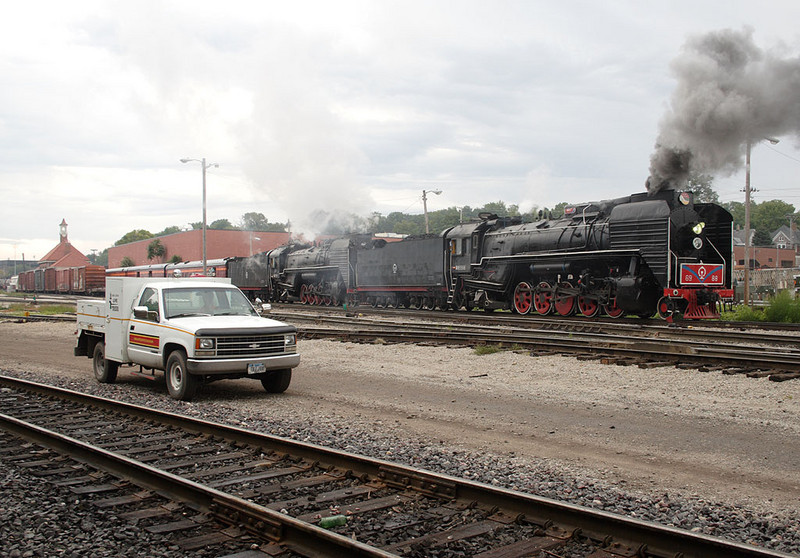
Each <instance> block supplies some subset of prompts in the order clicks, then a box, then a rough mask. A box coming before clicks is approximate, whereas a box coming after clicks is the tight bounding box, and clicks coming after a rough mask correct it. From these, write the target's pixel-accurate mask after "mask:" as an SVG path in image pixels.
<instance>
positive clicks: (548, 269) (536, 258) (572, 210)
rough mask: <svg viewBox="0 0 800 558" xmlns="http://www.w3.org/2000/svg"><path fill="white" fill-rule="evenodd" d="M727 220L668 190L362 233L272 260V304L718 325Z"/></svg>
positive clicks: (725, 284) (728, 242) (727, 279)
mask: <svg viewBox="0 0 800 558" xmlns="http://www.w3.org/2000/svg"><path fill="white" fill-rule="evenodd" d="M732 222H733V220H732V217H731V215H730V214H729V213H728V212H727V211H725V210H724V209H723V208H722V207H720V206H718V205H716V204H709V203H694V200H693V195H692V193H691V192H676V191H674V190H666V191H662V192H658V193H656V194H647V193H640V194H633V195H631V196H627V197H623V198H619V199H615V200H607V201H602V202H595V203H587V204H582V205H576V206H572V207H567V208H566V210H565V216H564V217H563V218H560V219H543V220H539V221H537V222H534V223H524V224H523V223H521V222H520V221H519V219H518V218H500V217H497V216H496V215H489V214H485V215H482V216H481V220H480V221H479V222H471V223H464V224H461V225H458V226H455V227H453V228H451V229H448V230H446V231H444V232H443V233H442V234H441V235H425V236H420V237H409V238H406V239H404V240H402V241H399V242H386V241H385V240H382V239H373V238H371V237H369V236H365V235H361V236H354V237H349V238H339V239H334V240H329V241H326V242H325V243H323V244H322V245H321V246H314V247H302V248H299V249H292V248H291V247H281V248H278V249H276V250H273V251H272V252H270V253H269V254H268V259H269V267H270V284H271V285H272V287H271V290H272V291H273V295H274V296H273V297H272V298H273V299H274V300H299V301H300V302H303V303H307V304H340V303H342V302H345V301H346V302H347V303H348V304H350V305H356V304H370V305H372V306H395V307H414V308H423V307H425V308H443V309H447V308H454V309H459V308H462V307H465V308H466V309H472V308H482V309H484V310H486V311H492V310H495V309H511V310H512V311H513V312H516V313H519V314H527V313H529V312H532V311H535V312H537V313H539V314H549V313H556V314H559V315H562V316H569V315H571V314H574V313H579V314H582V315H584V316H587V317H594V316H596V315H597V314H598V313H600V311H601V310H602V311H605V313H606V314H608V315H609V316H612V317H619V316H622V315H624V314H626V313H627V314H635V315H639V316H652V315H653V313H654V312H656V311H657V312H658V313H659V315H661V316H662V317H663V318H666V319H669V320H671V319H672V317H673V315H675V314H680V315H682V316H683V317H684V318H692V319H698V318H714V317H718V316H719V312H718V305H717V303H718V302H719V301H720V300H724V299H730V298H732V296H733V290H732V289H731V274H732V266H731V260H732V251H733V248H732V246H733V245H732V234H733V227H732Z"/></svg>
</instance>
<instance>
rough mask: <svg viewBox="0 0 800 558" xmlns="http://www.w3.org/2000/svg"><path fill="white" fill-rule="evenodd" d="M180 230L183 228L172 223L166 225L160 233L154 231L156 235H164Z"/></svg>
mask: <svg viewBox="0 0 800 558" xmlns="http://www.w3.org/2000/svg"><path fill="white" fill-rule="evenodd" d="M181 230H183V229H181V228H180V227H178V226H175V225H173V226H171V227H167V228H166V229H164V230H163V231H161V232H160V233H156V236H166V235H168V234H176V233H179V232H181Z"/></svg>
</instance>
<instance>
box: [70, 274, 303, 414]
mask: <svg viewBox="0 0 800 558" xmlns="http://www.w3.org/2000/svg"><path fill="white" fill-rule="evenodd" d="M77 314H78V331H77V336H78V341H77V345H76V347H75V356H87V357H89V358H91V359H92V368H93V369H94V375H95V377H96V378H97V380H98V381H100V382H103V383H112V382H114V381H115V380H116V378H117V370H118V369H119V366H120V365H121V364H127V365H139V366H140V367H141V368H140V371H142V370H148V371H150V372H151V374H152V375H154V374H155V370H163V371H164V375H165V377H166V383H167V390H168V391H169V394H170V396H171V397H173V398H174V399H180V400H183V401H189V400H190V399H191V398H192V397H193V396H194V394H195V391H196V390H197V387H198V385H199V384H200V383H202V382H208V381H211V380H216V379H223V378H245V377H247V378H255V379H258V380H261V384H262V385H263V386H264V389H266V390H267V391H268V392H270V393H282V392H284V391H286V389H287V388H288V387H289V383H290V382H291V379H292V368H294V367H295V366H297V365H298V364H300V355H299V354H298V353H297V329H296V328H295V327H294V326H291V325H287V324H284V323H282V322H278V321H276V320H271V319H267V318H263V317H261V316H260V315H259V314H258V313H257V312H256V310H255V309H254V308H253V306H252V305H251V304H250V302H249V301H248V300H247V297H246V296H245V295H244V294H243V293H242V292H241V291H240V290H239V289H238V288H236V287H235V286H233V285H231V284H230V279H225V278H205V277H204V278H185V279H153V278H145V277H107V278H106V298H105V300H100V299H96V300H85V301H79V302H78V307H77Z"/></svg>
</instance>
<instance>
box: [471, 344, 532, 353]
mask: <svg viewBox="0 0 800 558" xmlns="http://www.w3.org/2000/svg"><path fill="white" fill-rule="evenodd" d="M522 350H524V349H523V348H522V347H521V346H520V345H517V344H516V343H515V344H513V345H509V346H503V344H502V343H498V344H497V345H478V346H476V347H475V349H474V351H475V354H476V355H493V354H494V353H499V352H500V351H522Z"/></svg>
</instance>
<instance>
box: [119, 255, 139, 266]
mask: <svg viewBox="0 0 800 558" xmlns="http://www.w3.org/2000/svg"><path fill="white" fill-rule="evenodd" d="M135 265H136V264H135V263H134V261H133V259H132V258H130V257H128V256H125V257H124V258H122V261H121V262H120V263H119V266H120V267H133V266H135Z"/></svg>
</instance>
